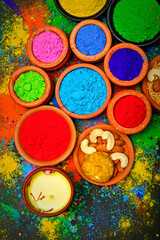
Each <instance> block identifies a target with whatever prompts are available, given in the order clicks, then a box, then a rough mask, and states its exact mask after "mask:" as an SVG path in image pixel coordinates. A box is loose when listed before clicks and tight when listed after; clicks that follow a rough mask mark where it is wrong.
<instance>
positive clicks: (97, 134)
mask: <svg viewBox="0 0 160 240" xmlns="http://www.w3.org/2000/svg"><path fill="white" fill-rule="evenodd" d="M102 134H103V130H102V129H100V128H96V129H94V130H93V131H92V132H91V133H90V136H89V137H90V140H91V142H92V143H97V137H102Z"/></svg>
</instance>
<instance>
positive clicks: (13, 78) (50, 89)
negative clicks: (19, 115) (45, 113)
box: [8, 66, 53, 108]
mask: <svg viewBox="0 0 160 240" xmlns="http://www.w3.org/2000/svg"><path fill="white" fill-rule="evenodd" d="M29 71H34V72H37V73H39V74H40V75H41V76H42V77H43V79H44V81H45V84H46V88H45V91H44V94H43V95H42V97H40V98H39V99H37V100H35V101H33V102H25V101H23V100H22V99H20V98H19V97H18V96H17V95H16V93H15V91H14V84H15V82H16V81H17V79H18V77H19V76H20V75H21V74H22V73H25V72H29ZM8 87H9V93H10V95H11V98H12V99H13V100H14V101H15V102H16V103H17V104H19V105H21V106H23V107H26V108H34V107H38V106H39V105H42V104H45V103H47V102H48V101H49V99H50V98H51V96H52V94H53V82H51V81H50V78H49V76H48V74H47V73H46V72H45V71H43V70H42V69H41V68H39V67H36V66H23V67H21V68H18V69H17V70H16V71H15V72H13V74H12V75H11V77H10V81H9V85H8Z"/></svg>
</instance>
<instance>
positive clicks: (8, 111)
mask: <svg viewBox="0 0 160 240" xmlns="http://www.w3.org/2000/svg"><path fill="white" fill-rule="evenodd" d="M25 111H26V108H24V107H21V106H19V105H18V104H16V103H15V102H14V101H13V100H12V99H11V97H10V95H8V94H1V95H0V122H1V125H0V141H2V139H3V138H7V139H6V143H7V142H9V141H11V139H12V138H13V136H14V130H15V127H16V124H17V121H18V120H19V118H20V117H21V116H22V114H23V113H25Z"/></svg>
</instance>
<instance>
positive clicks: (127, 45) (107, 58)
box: [104, 43, 148, 86]
mask: <svg viewBox="0 0 160 240" xmlns="http://www.w3.org/2000/svg"><path fill="white" fill-rule="evenodd" d="M123 48H127V49H131V50H134V51H137V52H138V53H139V54H140V55H141V56H142V58H143V60H144V62H143V65H142V69H141V72H140V74H139V76H138V77H136V78H134V79H133V80H131V81H124V80H119V79H118V78H116V77H115V76H114V75H113V73H112V72H111V71H110V68H109V61H110V59H111V57H112V55H113V54H114V53H115V52H116V51H117V50H118V49H123ZM104 70H105V73H106V75H107V77H108V78H109V79H110V80H111V81H112V82H113V83H114V84H116V85H119V86H133V85H136V84H137V83H139V82H140V81H141V80H142V79H143V78H144V77H145V75H146V74H147V71H148V58H147V55H146V54H145V52H144V51H143V50H142V49H141V48H140V47H138V46H136V45H134V44H132V43H120V44H117V45H115V46H113V47H112V48H111V49H110V50H109V51H108V53H107V54H106V56H105V58H104Z"/></svg>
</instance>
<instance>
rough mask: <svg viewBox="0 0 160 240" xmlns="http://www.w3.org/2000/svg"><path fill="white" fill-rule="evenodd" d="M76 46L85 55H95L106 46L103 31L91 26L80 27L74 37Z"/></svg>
mask: <svg viewBox="0 0 160 240" xmlns="http://www.w3.org/2000/svg"><path fill="white" fill-rule="evenodd" d="M76 45H77V48H78V50H79V51H80V52H82V53H83V54H85V55H96V54H98V53H100V52H101V51H102V50H103V49H104V47H105V45H106V35H105V33H104V32H103V30H102V29H101V28H100V27H98V26H96V25H93V24H90V25H86V26H84V27H82V28H81V29H80V30H79V31H78V33H77V36H76Z"/></svg>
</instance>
